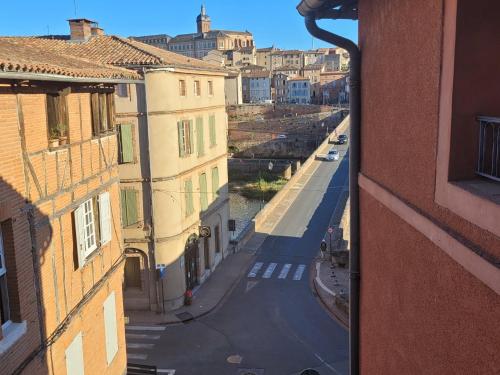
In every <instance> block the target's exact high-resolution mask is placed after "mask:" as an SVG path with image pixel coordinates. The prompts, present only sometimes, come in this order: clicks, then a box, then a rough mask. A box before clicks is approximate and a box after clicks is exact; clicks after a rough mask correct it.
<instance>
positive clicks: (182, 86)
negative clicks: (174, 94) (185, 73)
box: [179, 79, 186, 96]
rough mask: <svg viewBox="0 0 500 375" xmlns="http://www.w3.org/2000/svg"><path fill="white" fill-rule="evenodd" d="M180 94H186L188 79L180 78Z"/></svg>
mask: <svg viewBox="0 0 500 375" xmlns="http://www.w3.org/2000/svg"><path fill="white" fill-rule="evenodd" d="M179 95H180V96H186V81H185V80H183V79H181V80H179Z"/></svg>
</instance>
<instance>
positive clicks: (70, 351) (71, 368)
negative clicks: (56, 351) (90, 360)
mask: <svg viewBox="0 0 500 375" xmlns="http://www.w3.org/2000/svg"><path fill="white" fill-rule="evenodd" d="M65 354H66V374H68V375H84V374H85V373H84V370H83V342H82V333H81V332H78V334H77V335H76V336H75V338H74V339H73V341H72V342H71V344H69V346H68V347H67V348H66V351H65Z"/></svg>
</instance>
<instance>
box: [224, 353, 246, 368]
mask: <svg viewBox="0 0 500 375" xmlns="http://www.w3.org/2000/svg"><path fill="white" fill-rule="evenodd" d="M242 360H243V357H242V356H241V355H238V354H235V355H230V356H229V357H227V363H234V364H238V365H239V364H240V363H241V361H242Z"/></svg>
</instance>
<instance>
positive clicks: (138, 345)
mask: <svg viewBox="0 0 500 375" xmlns="http://www.w3.org/2000/svg"><path fill="white" fill-rule="evenodd" d="M164 330H165V327H162V326H130V325H128V326H126V327H125V340H126V342H127V358H128V359H129V360H133V361H134V360H135V361H145V360H147V359H148V355H149V352H150V351H151V350H153V349H154V348H155V346H156V343H157V342H158V340H159V339H160V334H159V333H160V332H161V331H164Z"/></svg>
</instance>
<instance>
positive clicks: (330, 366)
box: [314, 353, 340, 375]
mask: <svg viewBox="0 0 500 375" xmlns="http://www.w3.org/2000/svg"><path fill="white" fill-rule="evenodd" d="M314 356H315V357H316V358H318V359H319V360H320V362H321V363H322V364H324V365H325V366H326V367H328V368H329V369H330V370H332V372H333V373H334V374H338V375H340V372H338V371H337V370H335V369H334V368H333V367H332V365H330V364H329V363H328V362H326V361H325V360H324V359H323V358H321V357H320V356H319V355H317V354H316V353H314Z"/></svg>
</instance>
